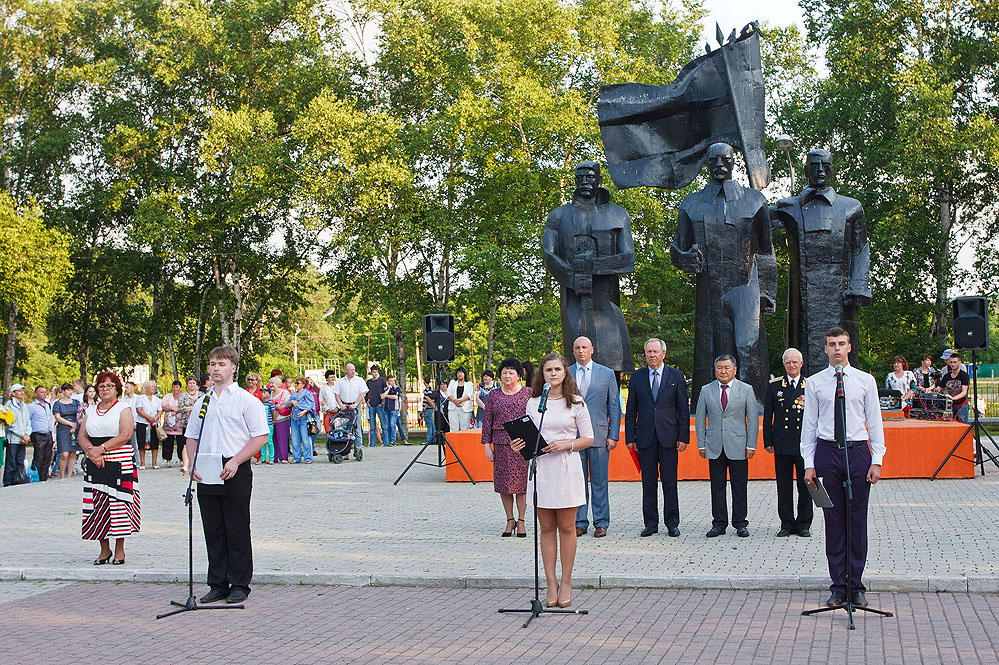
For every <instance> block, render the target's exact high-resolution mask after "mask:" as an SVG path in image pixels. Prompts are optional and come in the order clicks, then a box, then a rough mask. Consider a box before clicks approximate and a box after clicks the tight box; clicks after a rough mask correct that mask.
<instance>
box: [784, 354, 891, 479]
mask: <svg viewBox="0 0 999 665" xmlns="http://www.w3.org/2000/svg"><path fill="white" fill-rule="evenodd" d="M843 389H844V391H845V392H846V440H847V441H870V442H871V464H878V465H880V464H881V462H882V460H883V459H884V456H885V431H884V424H883V423H882V422H881V402H880V400H878V384H877V382H876V381H875V380H874V377H873V376H871V375H870V374H868V373H866V372H861V371H860V370H859V369H857V368H856V367H850V366H849V365H847V366H846V367H844V368H843ZM835 400H836V370H835V368H833V367H832V366H829V367H826V368H825V369H824V370H822V371H821V372H819V373H818V374H814V375H812V376H810V377H809V378H808V383H806V384H805V413H804V416H803V421H802V425H801V456H802V457H803V458H804V460H805V468H806V469H808V468H815V445H816V443H815V439H816V438H819V439H825V440H826V441H833V440H834V439H835V437H836V434H835V428H836V422H835V420H834V415H833V408H834V405H835Z"/></svg>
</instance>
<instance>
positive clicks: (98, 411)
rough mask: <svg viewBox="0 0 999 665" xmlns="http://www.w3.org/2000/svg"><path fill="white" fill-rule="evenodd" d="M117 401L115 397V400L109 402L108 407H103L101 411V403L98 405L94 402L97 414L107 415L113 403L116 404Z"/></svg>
mask: <svg viewBox="0 0 999 665" xmlns="http://www.w3.org/2000/svg"><path fill="white" fill-rule="evenodd" d="M117 403H118V400H117V399H116V400H115V401H113V402H111V406H109V407H108V408H106V409H104V410H103V411H101V405H100V403H98V404H95V405H94V406H95V410H96V411H97V415H99V416H104V415H107V412H108V411H110V410H111V409H113V408H114V405H115V404H117Z"/></svg>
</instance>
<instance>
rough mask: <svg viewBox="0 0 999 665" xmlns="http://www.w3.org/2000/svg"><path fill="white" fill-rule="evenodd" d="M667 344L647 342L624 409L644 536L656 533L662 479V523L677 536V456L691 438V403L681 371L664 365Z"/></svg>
mask: <svg viewBox="0 0 999 665" xmlns="http://www.w3.org/2000/svg"><path fill="white" fill-rule="evenodd" d="M665 357H666V343H665V342H663V341H662V340H661V339H656V338H653V339H650V340H649V341H647V342H646V343H645V361H646V363H648V367H646V368H645V369H640V370H637V371H635V372H633V373H632V375H631V383H630V384H629V388H628V404H627V406H626V407H625V414H624V440H625V442H626V444H627V446H628V450H632V451H634V450H637V451H638V462H639V465H640V466H641V469H642V517H643V518H644V521H645V528H644V529H643V530H642V534H641V535H642V536H643V537H646V536H651V535H652V534H654V533H658V532H659V501H658V499H657V497H656V492H657V484H658V483H659V482H660V481H661V482H662V492H663V522H664V523H665V525H666V528H667V530H668V531H669V535H670V536H673V537H676V536H679V535H680V528H679V527H680V503H679V500H678V497H677V489H676V467H677V456H678V454H679V453H682V452H683V451H684V450H685V449H686V447H687V444H688V443H689V442H690V406H689V405H688V403H687V381H686V379H685V378H684V376H683V372H681V371H680V370H678V369H674V368H672V367H667V366H665V365H663V359H664V358H665Z"/></svg>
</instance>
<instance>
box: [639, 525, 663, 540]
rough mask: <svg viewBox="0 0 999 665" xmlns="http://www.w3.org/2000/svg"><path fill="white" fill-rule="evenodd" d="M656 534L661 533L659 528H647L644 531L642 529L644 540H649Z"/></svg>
mask: <svg viewBox="0 0 999 665" xmlns="http://www.w3.org/2000/svg"><path fill="white" fill-rule="evenodd" d="M654 533H659V527H657V526H647V527H645V528H644V529H642V533H641V534H640V535H641V536H642V538H648V537H649V536H651V535H652V534H654Z"/></svg>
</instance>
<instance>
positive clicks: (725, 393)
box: [721, 384, 728, 411]
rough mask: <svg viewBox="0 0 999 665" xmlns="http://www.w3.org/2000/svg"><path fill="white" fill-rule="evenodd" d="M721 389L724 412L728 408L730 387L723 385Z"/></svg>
mask: <svg viewBox="0 0 999 665" xmlns="http://www.w3.org/2000/svg"><path fill="white" fill-rule="evenodd" d="M721 389H722V398H721V403H722V411H724V410H725V409H727V408H728V385H727V384H726V385H723V386H722V387H721Z"/></svg>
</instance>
